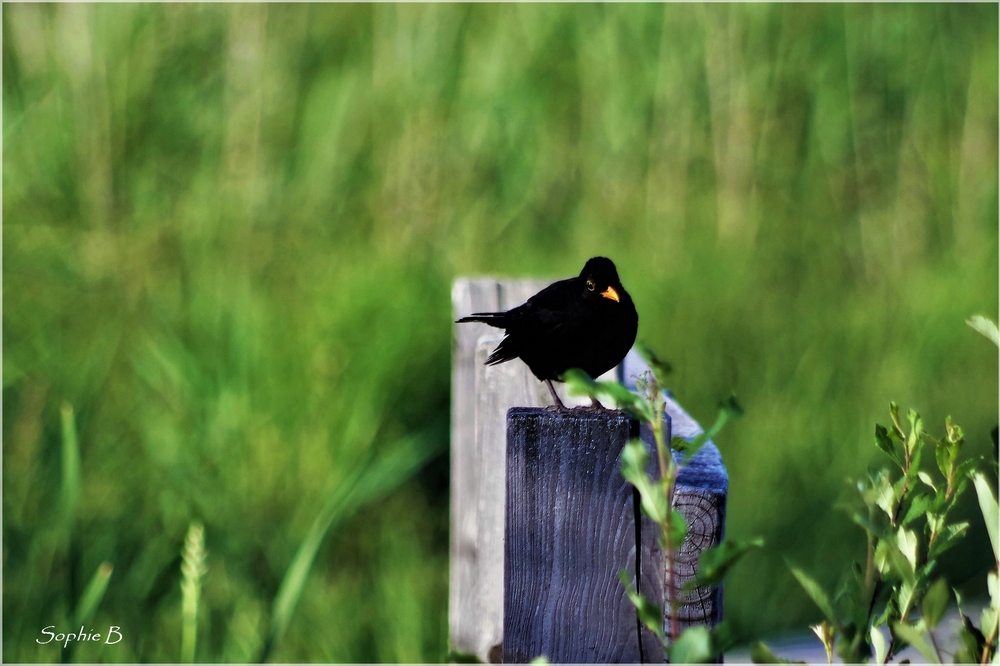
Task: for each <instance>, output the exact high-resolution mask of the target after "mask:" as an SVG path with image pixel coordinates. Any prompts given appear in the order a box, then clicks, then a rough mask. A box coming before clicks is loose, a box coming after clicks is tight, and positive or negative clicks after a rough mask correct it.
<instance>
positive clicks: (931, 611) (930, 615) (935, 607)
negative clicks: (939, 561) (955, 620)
mask: <svg viewBox="0 0 1000 666" xmlns="http://www.w3.org/2000/svg"><path fill="white" fill-rule="evenodd" d="M950 596H951V595H950V593H949V591H948V583H947V582H946V581H945V579H944V578H938V579H937V581H936V582H935V583H934V584H933V585H931V586H930V588H929V589H928V590H927V592H926V593H924V600H923V603H922V604H921V605H920V609H921V611H922V612H923V616H924V622H926V623H927V626H928V628H930V629H934V628H935V627H936V626H938V624H939V623H940V622H941V618H943V617H944V611H945V609H946V608H947V607H948V599H949V597H950Z"/></svg>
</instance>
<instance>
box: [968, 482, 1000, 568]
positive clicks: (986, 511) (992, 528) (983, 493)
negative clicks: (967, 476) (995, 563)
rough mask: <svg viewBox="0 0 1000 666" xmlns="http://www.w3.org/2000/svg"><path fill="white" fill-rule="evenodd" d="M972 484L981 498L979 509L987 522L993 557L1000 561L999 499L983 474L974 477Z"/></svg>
mask: <svg viewBox="0 0 1000 666" xmlns="http://www.w3.org/2000/svg"><path fill="white" fill-rule="evenodd" d="M972 483H973V484H975V486H976V495H978V496H979V509H980V510H981V511H982V512H983V520H985V521H986V531H987V532H988V533H989V535H990V543H991V544H993V557H994V558H995V559H998V560H1000V548H998V546H997V529H998V526H997V523H998V521H1000V517H998V515H997V498H996V495H994V494H993V488H992V487H991V486H990V482H989V481H988V480H987V479H986V475H985V474H983V473H982V472H976V473H975V474H973V475H972Z"/></svg>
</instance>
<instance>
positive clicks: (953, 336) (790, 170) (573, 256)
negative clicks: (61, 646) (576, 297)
mask: <svg viewBox="0 0 1000 666" xmlns="http://www.w3.org/2000/svg"><path fill="white" fill-rule="evenodd" d="M997 32H998V31H997V7H996V5H988V4H987V5H940V4H920V5H908V4H892V5H784V4H783V5H715V4H713V5H643V4H629V5H488V4H482V5H479V4H477V5H398V6H396V5H346V4H338V5H319V4H309V5H199V4H184V5H169V4H155V5H154V4H136V5H132V4H104V5H82V4H80V5H76V4H74V5H68V4H67V5H32V4H18V5H5V6H4V7H3V38H4V39H3V138H4V154H3V217H4V234H3V240H4V246H3V298H4V317H3V339H4V347H3V387H4V391H3V413H4V416H5V417H6V418H4V419H3V438H4V447H3V463H4V465H3V484H4V491H3V518H4V523H3V564H4V589H3V609H4V613H3V657H4V659H5V660H7V661H54V660H58V659H59V657H60V655H59V651H58V649H57V648H54V647H53V646H51V645H47V646H40V645H37V644H36V643H35V638H38V637H39V631H40V630H41V629H42V628H43V627H45V626H47V625H49V624H53V623H55V624H57V625H65V624H66V623H68V622H69V620H68V619H67V618H70V617H72V613H73V611H74V609H75V608H76V605H77V602H78V600H79V598H80V595H81V594H82V593H83V590H84V587H85V586H86V583H87V581H88V580H90V578H91V576H92V575H93V572H94V571H95V570H97V568H98V566H99V565H101V564H102V563H103V562H105V561H106V562H108V563H110V564H111V565H112V566H113V567H114V570H113V574H112V575H111V578H110V581H109V583H108V586H107V589H106V593H105V595H104V598H103V600H102V602H101V605H100V607H99V608H98V609H97V611H96V615H95V617H94V619H93V620H92V622H91V624H89V625H88V628H91V627H98V628H103V627H106V626H107V625H109V624H120V625H121V626H122V627H123V630H122V633H123V635H124V639H123V641H122V643H120V644H119V645H117V646H116V647H114V648H112V647H110V646H109V647H104V648H101V647H100V646H93V645H89V644H82V645H80V646H79V648H78V649H77V651H76V654H75V657H76V658H77V659H80V660H107V661H134V660H135V661H176V660H177V659H179V658H180V636H181V593H180V551H181V546H182V543H183V539H184V535H185V533H186V531H187V529H188V526H189V525H190V523H191V522H192V521H193V520H197V521H201V522H202V523H203V524H204V526H205V540H206V547H207V551H208V555H207V566H208V573H207V574H206V576H205V578H204V580H203V589H202V601H201V603H202V607H201V610H200V612H199V614H198V622H199V637H198V652H197V655H196V658H197V659H198V660H225V661H244V660H249V659H253V658H255V657H256V656H257V655H259V654H260V650H261V648H262V645H263V642H264V641H265V640H266V636H267V632H268V630H269V629H268V627H269V626H270V623H271V622H272V620H273V618H272V617H271V613H272V606H271V604H272V602H273V600H274V597H275V595H276V594H277V592H278V588H279V585H280V584H281V581H282V578H283V576H284V574H285V571H286V570H287V568H288V567H289V565H290V564H291V562H292V559H293V557H294V556H295V553H296V551H297V549H298V547H299V544H300V543H301V542H302V540H303V539H304V538H305V536H306V534H307V532H308V531H309V529H310V525H311V524H313V521H314V520H315V519H316V517H317V515H318V514H319V513H320V511H321V510H322V509H323V507H324V503H325V502H326V501H327V498H328V497H329V496H330V495H331V493H335V492H337V489H338V488H339V487H340V486H341V484H344V483H347V482H349V480H350V479H351V478H353V476H352V475H355V474H357V473H358V470H359V469H361V467H362V466H363V465H366V464H368V461H370V460H373V459H374V460H378V459H380V458H381V457H383V456H387V455H389V454H390V453H392V452H393V451H395V450H396V449H395V448H394V447H395V446H396V444H397V443H399V442H403V441H407V442H411V444H412V445H415V446H418V447H423V450H424V452H425V454H426V455H428V456H433V457H434V459H433V461H432V462H431V464H430V465H429V466H428V467H427V468H425V469H424V470H423V471H422V472H421V473H419V474H417V475H415V476H410V477H409V478H406V479H403V478H399V479H396V480H395V481H394V482H393V484H391V485H392V486H393V488H394V490H393V491H392V492H390V493H389V494H388V495H385V494H384V493H383V494H380V495H378V496H375V497H371V498H369V500H368V501H367V502H366V503H361V504H359V505H358V506H355V507H354V508H353V510H352V511H353V512H352V513H351V515H347V516H344V519H343V520H342V521H341V522H340V523H339V524H338V525H336V526H335V527H334V531H333V532H331V533H330V534H329V535H328V536H327V538H326V539H325V541H324V542H323V544H322V546H321V547H320V550H319V552H318V556H317V560H316V562H315V564H314V565H313V567H312V569H311V573H310V574H309V576H308V579H307V581H306V583H305V585H304V587H303V594H302V597H301V598H300V600H299V602H298V604H297V606H296V608H295V610H294V614H293V616H292V619H291V621H290V623H289V626H288V630H287V632H286V633H285V635H284V636H283V638H282V639H281V640H280V641H278V643H277V644H276V645H275V646H274V651H273V652H272V653H271V658H272V659H273V660H276V661H317V660H318V661H362V662H364V661H427V660H430V661H434V660H440V659H442V658H443V657H444V655H445V653H446V647H447V646H446V642H447V622H446V614H447V534H448V524H447V520H448V517H447V502H448V498H447V490H448V486H447V464H448V463H447V457H446V454H444V453H442V452H444V451H446V447H447V422H448V399H449V398H448V396H449V390H448V382H449V371H450V368H449V364H450V339H451V321H450V300H449V293H450V283H451V280H452V279H453V278H454V277H455V276H458V275H468V274H483V273H495V274H507V275H517V276H550V277H562V276H565V275H570V274H575V273H576V272H577V271H578V270H579V268H580V266H582V264H583V262H584V261H585V260H586V259H587V258H588V257H590V256H592V255H595V254H605V255H608V256H610V257H612V258H613V259H614V260H615V261H616V262H617V264H618V266H619V269H620V273H621V275H622V279H623V282H624V283H625V284H626V286H627V287H628V289H629V291H630V292H631V293H632V294H633V297H634V299H635V301H636V303H637V307H638V309H639V312H640V338H641V339H643V340H646V341H647V342H648V343H649V344H651V345H652V346H653V347H654V348H655V349H656V350H657V351H658V352H659V353H661V354H662V355H664V356H665V357H666V358H669V359H670V361H671V362H672V363H673V365H674V367H675V373H674V375H673V377H674V382H675V383H674V385H673V386H672V387H671V388H672V390H673V391H674V393H675V395H676V396H677V397H678V398H679V399H680V401H681V402H682V404H684V405H685V406H686V407H687V408H688V409H689V410H690V411H691V412H692V413H693V414H694V415H695V416H696V417H700V418H702V419H708V418H710V417H711V415H712V414H713V413H714V406H715V402H716V401H717V400H718V399H719V398H721V397H724V396H726V395H728V393H729V391H731V390H732V391H735V392H736V394H737V395H738V396H739V397H740V399H741V402H742V403H743V404H744V406H745V407H746V409H747V415H746V417H745V418H744V419H743V420H741V421H740V422H739V423H738V424H737V425H736V426H734V427H732V428H731V429H729V430H728V431H727V432H726V433H724V435H723V437H722V438H721V439H720V441H719V442H718V444H719V446H720V448H721V449H722V451H723V455H724V456H725V459H726V462H727V465H728V467H729V471H730V478H731V495H730V499H729V509H728V523H727V531H728V533H729V534H730V535H732V536H734V537H737V538H745V537H748V536H752V535H761V536H764V537H765V538H766V539H767V543H768V546H767V548H766V549H765V550H764V551H762V552H760V553H759V554H754V555H752V556H750V558H748V559H752V561H748V563H747V564H745V565H743V568H742V571H741V570H737V571H736V572H734V575H733V576H731V577H730V578H729V579H728V580H727V582H726V585H727V590H726V614H727V617H728V618H729V619H730V620H732V621H733V623H734V625H735V628H736V629H737V631H738V632H739V634H740V635H741V636H744V637H750V636H757V635H761V634H764V633H768V632H776V631H781V630H784V629H788V628H794V627H802V626H803V625H804V622H803V618H812V617H813V616H816V611H814V610H813V609H812V608H811V605H810V603H809V601H808V599H806V597H805V595H804V594H803V593H802V592H801V590H799V589H798V587H797V584H796V583H795V582H794V580H793V579H792V578H791V576H790V575H789V574H788V572H787V570H786V569H785V566H784V564H783V560H782V557H783V556H788V557H790V558H792V559H794V560H795V561H797V562H799V563H800V564H802V565H803V566H805V567H806V568H807V569H810V570H811V571H814V572H816V575H817V578H819V579H820V580H821V581H823V582H825V583H829V582H831V577H832V576H834V575H835V573H836V572H838V571H840V570H841V569H842V562H843V560H844V558H847V557H848V556H851V555H854V554H857V553H859V552H860V547H861V545H862V544H861V541H860V539H861V534H860V532H859V531H858V530H857V529H856V528H854V527H852V526H851V525H850V524H849V522H848V521H847V520H846V517H845V516H843V515H842V514H840V513H838V512H837V511H835V510H834V509H832V508H831V504H832V503H833V502H834V501H835V500H837V499H838V498H841V497H845V496H847V487H846V485H845V483H844V480H845V478H846V477H848V476H857V475H860V474H861V473H863V471H864V467H865V465H867V464H875V463H881V462H882V461H879V460H878V459H877V457H876V455H875V454H876V452H875V449H874V447H873V446H871V438H872V430H873V424H874V422H875V421H876V420H880V419H881V420H883V421H884V420H885V411H886V405H887V404H888V401H889V400H890V399H894V400H897V401H898V402H899V403H900V404H901V405H902V406H903V408H904V409H905V408H907V407H910V406H912V407H914V408H916V409H918V410H919V411H920V412H921V413H922V414H923V416H924V418H925V421H927V422H928V423H929V424H935V423H936V424H942V423H943V419H944V416H945V414H951V415H952V416H953V418H954V419H955V420H956V421H957V422H958V423H961V424H962V425H963V427H964V428H965V430H966V433H967V436H968V439H969V445H968V448H969V453H970V454H983V453H985V452H986V451H987V450H988V446H987V440H988V437H987V433H988V430H989V428H990V427H992V426H993V425H995V424H996V422H997V402H998V393H997V374H998V362H997V351H996V349H995V348H994V347H993V346H992V345H989V344H988V343H987V342H985V341H983V340H982V339H980V337H979V336H977V335H976V334H975V333H974V332H972V331H971V330H970V329H968V328H967V327H966V326H965V325H964V323H963V321H964V319H965V318H967V317H968V316H969V315H971V314H974V313H981V314H985V315H987V316H989V317H991V318H993V319H994V320H996V318H997V302H998V291H997V274H998V262H997V254H998V253H997V242H998V239H997V218H998V204H997V152H998V144H997V126H998V112H997V79H998V69H997ZM63 401H65V402H66V403H68V404H69V405H71V406H72V408H73V410H74V412H75V415H76V423H77V429H78V441H79V456H80V460H79V464H80V472H79V484H80V487H79V496H78V500H77V501H76V508H75V511H76V522H75V523H74V524H72V525H70V526H68V527H67V525H66V524H65V523H64V522H61V520H62V518H61V516H62V514H61V513H60V511H61V508H60V507H61V504H60V502H61V499H60V498H61V495H60V493H61V490H60V488H61V487H62V486H61V483H62V474H63V469H62V464H61V460H62V454H61V451H62V439H61V435H60V433H61V427H62V426H61V421H60V405H61V404H62V403H63ZM937 429H938V430H940V429H941V426H940V425H938V426H937ZM414 438H416V439H415V440H414ZM413 442H416V444H413ZM384 482H385V480H383V483H384ZM386 489H387V490H388V488H386ZM970 515H974V514H973V513H972V512H971V511H970ZM974 524H976V525H977V523H974ZM967 546H968V548H970V549H975V548H978V551H977V552H981V553H983V554H984V555H986V553H987V550H986V548H987V546H986V541H985V535H984V531H983V530H982V528H981V527H979V528H978V530H973V533H972V534H971V536H970V537H969V541H968V543H967ZM960 550H961V549H960ZM988 559H989V558H988V556H984V557H979V556H978V555H975V554H973V555H970V554H969V551H964V552H963V553H962V554H961V555H956V556H955V557H953V558H952V560H951V561H950V568H949V569H948V575H949V579H950V580H951V581H952V582H953V583H955V584H958V585H964V586H965V587H966V588H967V589H968V590H970V591H971V592H973V593H975V592H976V591H977V590H981V589H982V587H983V581H982V580H981V579H982V578H983V575H982V574H983V572H984V571H985V567H986V566H987V564H988ZM751 572H752V573H751ZM824 576H826V577H825V578H824ZM817 617H818V616H817Z"/></svg>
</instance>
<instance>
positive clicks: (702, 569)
mask: <svg viewBox="0 0 1000 666" xmlns="http://www.w3.org/2000/svg"><path fill="white" fill-rule="evenodd" d="M763 545H764V540H763V539H760V538H757V539H752V540H750V541H731V540H727V541H723V542H722V543H721V544H719V545H718V546H716V547H715V548H709V549H707V550H705V551H704V552H702V554H701V557H699V558H698V573H697V575H696V576H695V577H694V579H693V580H690V581H688V582H687V583H686V584H685V585H684V589H685V590H690V589H694V588H695V587H707V586H710V585H718V584H719V583H720V582H721V581H722V579H723V577H724V576H725V575H726V573H728V572H729V570H730V569H731V568H732V567H733V565H735V564H736V563H737V562H739V560H740V558H741V557H743V556H744V555H746V554H747V553H748V552H750V551H751V550H753V549H754V548H761V547H762V546H763Z"/></svg>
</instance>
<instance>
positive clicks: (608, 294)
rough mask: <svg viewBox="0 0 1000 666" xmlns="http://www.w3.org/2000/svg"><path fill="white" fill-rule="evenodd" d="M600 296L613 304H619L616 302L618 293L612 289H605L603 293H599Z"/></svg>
mask: <svg viewBox="0 0 1000 666" xmlns="http://www.w3.org/2000/svg"><path fill="white" fill-rule="evenodd" d="M601 296H603V297H604V298H609V299H611V300H612V301H614V302H615V303H618V302H619V300H618V292H617V291H615V288H614V287H608V288H607V289H605V290H604V291H602V292H601Z"/></svg>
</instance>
